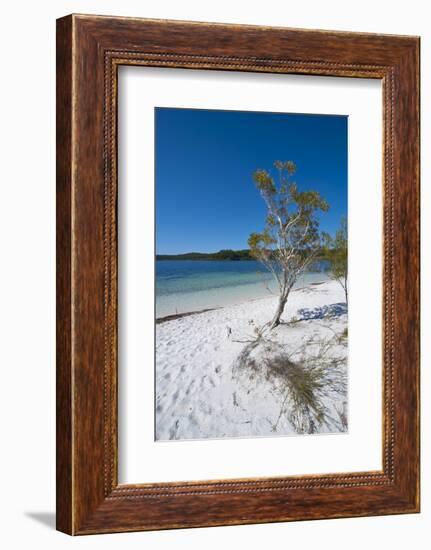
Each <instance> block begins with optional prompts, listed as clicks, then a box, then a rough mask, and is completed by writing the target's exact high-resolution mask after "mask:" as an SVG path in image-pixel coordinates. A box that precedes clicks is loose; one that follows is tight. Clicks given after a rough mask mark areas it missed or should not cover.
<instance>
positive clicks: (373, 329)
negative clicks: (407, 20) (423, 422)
mask: <svg viewBox="0 0 431 550" xmlns="http://www.w3.org/2000/svg"><path fill="white" fill-rule="evenodd" d="M418 101H419V39H418V38H417V37H407V36H387V35H376V34H357V33H342V32H332V31H307V30H296V29H287V28H268V27H254V26H238V25H224V24H209V23H208V24H207V23H192V22H180V21H157V20H146V19H130V18H116V17H99V16H89V15H71V16H67V17H64V18H62V19H59V20H58V22H57V528H58V529H59V530H61V531H63V532H66V533H69V534H91V533H104V532H118V531H138V530H149V529H168V528H179V527H197V526H211V525H228V524H230V525H232V524H241V523H261V522H273V521H291V520H304V519H319V518H337V517H348V516H365V515H383V514H398V513H413V512H418V511H419V432H418V430H419V106H418V105H419V103H418Z"/></svg>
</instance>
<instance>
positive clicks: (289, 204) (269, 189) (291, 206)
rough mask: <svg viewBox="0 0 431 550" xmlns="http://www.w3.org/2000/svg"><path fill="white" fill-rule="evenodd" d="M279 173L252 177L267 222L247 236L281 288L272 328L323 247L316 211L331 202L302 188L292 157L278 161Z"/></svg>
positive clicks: (315, 192)
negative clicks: (260, 197)
mask: <svg viewBox="0 0 431 550" xmlns="http://www.w3.org/2000/svg"><path fill="white" fill-rule="evenodd" d="M274 167H275V169H276V172H277V177H276V178H273V177H272V175H271V174H270V173H269V172H267V171H266V170H256V171H255V172H254V174H253V180H254V182H255V184H256V187H257V189H258V190H259V191H260V194H261V196H262V198H263V200H264V201H265V205H266V208H267V216H266V223H265V227H264V229H263V231H262V232H261V233H252V234H251V235H250V237H249V239H248V244H249V247H250V252H251V254H252V255H253V256H254V257H255V258H256V259H257V260H259V261H260V262H262V264H264V265H265V267H266V268H267V269H268V270H269V271H270V272H271V273H272V275H273V276H274V278H275V280H276V282H277V284H278V287H279V291H280V295H279V300H278V305H277V309H276V311H275V314H274V317H273V319H272V321H271V322H270V323H269V328H270V329H273V328H274V327H276V326H278V325H279V324H280V318H281V316H282V314H283V311H284V308H285V306H286V303H287V300H288V297H289V293H290V291H291V290H292V287H293V285H294V284H295V281H296V280H297V278H298V276H299V275H300V274H301V273H302V272H303V271H304V270H305V269H306V268H307V266H309V264H310V263H311V262H312V261H313V259H314V258H315V256H316V253H317V252H318V251H319V250H320V246H321V240H320V233H319V222H318V219H317V216H316V214H317V212H318V211H319V210H321V211H323V212H326V211H327V210H328V208H329V206H328V203H327V202H326V201H325V200H324V199H323V198H322V197H321V196H320V194H319V193H318V192H317V191H299V190H298V187H297V185H296V183H295V182H293V181H292V176H293V175H294V174H295V172H296V165H295V163H294V162H292V161H285V162H282V161H279V160H278V161H276V162H275V163H274Z"/></svg>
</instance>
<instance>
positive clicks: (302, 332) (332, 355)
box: [156, 281, 347, 440]
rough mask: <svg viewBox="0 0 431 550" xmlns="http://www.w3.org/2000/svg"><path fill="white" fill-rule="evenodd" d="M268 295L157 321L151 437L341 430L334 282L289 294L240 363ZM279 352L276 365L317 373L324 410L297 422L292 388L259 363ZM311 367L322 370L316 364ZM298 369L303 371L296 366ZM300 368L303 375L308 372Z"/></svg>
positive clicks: (341, 343) (270, 308)
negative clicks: (272, 325) (276, 320)
mask: <svg viewBox="0 0 431 550" xmlns="http://www.w3.org/2000/svg"><path fill="white" fill-rule="evenodd" d="M276 302H277V297H275V296H271V297H267V298H258V299H256V300H251V301H247V302H243V303H240V304H236V305H231V306H225V307H222V308H219V309H210V310H207V311H200V312H188V313H186V314H178V315H173V316H169V318H163V319H159V320H158V321H157V325H156V438H157V439H159V440H172V439H205V438H219V437H250V436H274V435H289V434H297V433H309V432H313V433H338V432H341V431H345V430H346V429H347V420H346V415H347V412H346V411H347V390H345V391H344V390H340V387H341V386H340V383H339V382H340V380H341V381H342V382H343V384H342V387H343V388H344V387H345V386H344V380H345V379H346V372H347V338H345V335H346V329H347V308H346V304H345V303H344V298H343V290H342V288H341V287H340V286H339V285H338V283H336V282H334V281H329V282H325V283H321V284H310V285H308V286H307V287H304V288H303V289H297V290H296V291H295V292H292V293H291V296H290V297H289V302H288V306H287V308H286V311H285V314H284V316H283V323H282V324H281V325H280V326H279V327H277V328H276V329H274V330H273V331H271V332H270V334H268V335H266V336H265V338H264V340H263V341H262V343H261V344H260V345H259V346H257V347H256V349H254V350H253V352H252V354H250V356H249V357H248V358H247V361H248V363H249V366H247V367H245V368H244V367H243V368H239V365H240V363H241V361H240V360H239V358H241V357H242V355H241V354H243V353H244V349H245V348H246V346H247V345H248V344H250V342H252V341H254V340H255V339H256V334H257V331H258V329H259V328H260V327H262V326H264V325H265V323H267V322H268V321H269V320H270V318H271V317H272V314H273V312H274V309H275V305H276ZM292 321H294V322H292ZM322 350H324V351H325V354H323V352H322ZM268 358H269V359H268ZM282 358H284V359H283V360H284V361H285V363H286V364H289V365H290V367H291V368H290V369H288V370H286V371H285V372H293V373H295V372H296V371H297V370H298V368H299V367H298V366H301V369H302V366H304V368H305V367H306V369H309V371H310V372H311V373H313V372H318V373H320V370H321V371H322V372H323V371H324V373H325V376H326V377H327V379H326V378H325V380H326V382H325V383H326V386H325V387H324V388H323V391H322V390H319V392H320V394H321V395H320V394H319V395H320V398H319V399H320V400H319V403H320V404H321V408H322V411H323V410H324V414H323V413H322V414H320V413H319V415H317V413H316V414H315V415H314V416H316V418H317V420H316V418H314V417H313V414H314V413H313V414H311V415H309V416H310V418H311V420H310V418H306V419H305V420H304V419H303V418H302V417H301V418H299V419H298V414H299V413H298V411H297V409H298V407H297V400H296V401H295V399H296V398H295V395H293V397H292V395H290V394H289V392H287V390H286V388H287V387H284V385H283V383H284V379H283V378H280V377H277V376H278V374H277V376H273V372H275V371H274V370H272V371H271V370H268V368H267V366H268V365H271V366H272V365H273V364H276V362H277V361H278V362H280V361H281V359H282ZM287 358H289V359H287ZM319 361H320V363H319ZM331 362H332V363H333V364H334V367H331V366H330V364H332V363H331ZM280 364H281V363H280ZM319 364H321V365H323V366H324V367H325V368H324V369H320V370H318V369H317V367H318V365H319ZM326 365H328V367H326ZM316 366H317V367H316ZM295 369H296V370H295ZM313 369H314V370H313ZM316 369H317V370H316ZM331 369H332V370H331ZM282 372H284V371H282ZM298 372H300V373H301V376H302V375H303V374H302V373H303V370H300V371H298ZM304 372H306V374H307V376H308V370H307V371H304ZM332 373H333V378H334V381H335V382H334V383H332V378H331V376H332ZM319 375H320V374H319ZM328 380H329V382H328ZM337 384H338V385H337ZM289 403H290V404H289ZM307 406H308V405H307ZM295 407H296V409H295ZM311 408H312V407H311ZM292 411H293V412H292ZM295 411H296V412H295ZM297 413H298V414H297ZM301 414H302V413H300V414H299V416H301ZM307 414H308V413H307ZM295 415H296V416H295ZM322 418H323V420H322ZM304 422H305V424H304ZM307 422H308V423H307ZM310 422H311V424H310ZM298 430H299V431H298ZM301 430H302V431H301Z"/></svg>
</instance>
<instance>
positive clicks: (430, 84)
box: [0, 0, 431, 550]
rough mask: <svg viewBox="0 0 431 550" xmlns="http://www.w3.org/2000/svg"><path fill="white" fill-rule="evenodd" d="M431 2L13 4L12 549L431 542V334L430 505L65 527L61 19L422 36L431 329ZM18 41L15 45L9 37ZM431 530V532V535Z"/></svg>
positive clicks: (5, 198)
mask: <svg viewBox="0 0 431 550" xmlns="http://www.w3.org/2000/svg"><path fill="white" fill-rule="evenodd" d="M427 4H428V3H426V2H423V1H421V0H411V1H410V2H408V3H406V2H401V1H398V0H392V1H391V0H383V1H381V2H375V1H371V0H363V1H362V2H355V3H346V2H345V0H327V1H326V2H321V1H319V0H308V1H304V2H302V3H300V2H290V3H287V2H285V1H282V0H281V1H276V0H266V2H264V3H252V2H250V1H244V0H241V1H238V2H236V3H234V2H232V1H229V0H218V2H202V1H199V0H182V2H178V1H175V0H157V1H155V0H147V1H146V2H140V1H138V0H121V1H120V0H103V1H101V0H74V1H71V0H56V1H45V2H43V3H35V2H30V1H27V2H24V1H22V0H16V1H15V2H13V3H12V2H8V3H7V4H5V5H4V6H3V11H2V16H3V19H2V21H3V25H2V32H1V34H0V40H1V41H2V51H3V59H2V87H1V89H0V94H1V101H0V110H1V111H0V132H1V140H2V142H1V149H0V150H1V153H2V155H1V159H2V161H1V167H2V172H1V175H2V177H1V192H2V196H1V200H0V224H1V227H0V235H1V240H0V243H1V251H2V256H1V257H2V264H1V267H2V269H1V271H0V277H1V284H0V293H1V296H0V307H1V310H0V311H1V321H0V322H1V333H0V334H1V348H0V350H1V365H2V374H3V376H5V377H6V378H5V379H4V380H3V381H2V385H1V388H2V393H1V398H0V418H1V434H2V440H1V448H2V453H1V455H0V462H1V464H0V466H1V473H2V481H1V485H2V491H1V492H2V495H1V499H0V507H1V510H0V517H1V524H2V532H1V542H2V546H4V547H5V548H8V549H9V548H11V549H13V548H31V547H36V548H44V549H47V550H50V549H55V550H57V549H59V550H61V549H63V548H66V547H74V548H77V547H79V548H103V549H104V550H105V549H109V548H118V547H121V548H125V549H128V548H142V547H147V548H151V549H152V550H153V549H154V550H157V549H161V548H187V549H188V550H189V549H191V550H194V549H201V548H208V549H211V548H214V549H215V548H220V547H226V548H234V547H245V548H249V549H253V548H256V549H257V548H262V547H264V546H265V547H267V546H269V545H274V546H275V547H281V546H283V547H286V546H287V545H289V546H290V547H293V548H295V547H300V548H301V549H304V550H307V549H311V548H323V549H325V548H331V550H337V549H343V550H345V549H346V547H348V548H349V550H354V549H361V550H362V549H363V548H364V547H378V546H383V545H384V546H385V547H388V548H391V549H395V550H397V549H404V548H406V547H413V548H415V549H416V548H418V549H422V548H426V547H427V546H428V545H429V542H428V540H427V543H425V536H426V535H427V534H428V532H429V525H430V522H431V501H430V489H431V478H430V471H429V467H428V464H430V462H431V452H430V435H429V434H430V433H431V426H430V422H429V420H430V413H431V399H430V395H429V394H430V391H429V388H430V385H431V376H430V370H429V368H428V367H429V365H430V364H431V339H430V338H429V337H428V338H426V337H425V338H423V345H422V357H423V369H422V385H423V388H424V396H423V420H422V426H423V434H424V435H423V440H422V452H423V464H424V468H423V475H422V488H423V489H422V492H423V498H422V509H423V513H422V514H421V515H412V516H389V517H384V518H361V519H343V520H330V521H319V522H300V523H289V524H277V525H256V526H242V527H224V528H212V529H197V530H188V531H169V532H156V533H137V534H136V533H135V534H122V535H103V536H93V537H85V538H79V539H72V538H70V537H66V536H65V535H62V534H60V533H56V532H55V531H54V530H53V527H52V526H53V523H54V516H53V513H54V495H55V493H54V489H55V487H54V456H55V455H54V449H55V446H54V443H55V439H54V426H55V423H54V411H55V406H54V405H55V402H54V383H55V371H54V363H55V353H54V352H55V347H54V345H55V331H54V322H55V306H54V298H55V294H54V287H55V277H54V265H55V255H54V254H55V252H54V251H55V200H54V189H55V87H54V82H55V18H56V17H60V16H62V15H65V14H67V13H70V12H73V11H74V12H78V13H104V14H113V15H130V16H141V17H158V18H174V19H175V18H176V19H191V20H198V21H199V20H200V21H205V20H207V21H221V22H232V23H252V24H263V25H284V26H292V27H303V28H323V29H339V30H351V31H369V32H386V33H403V34H416V35H417V34H419V35H422V98H424V100H423V101H422V125H423V132H422V151H423V152H424V154H423V160H422V163H423V167H422V181H423V193H422V209H423V216H422V224H423V226H422V242H423V251H424V252H425V253H426V255H425V256H424V258H423V261H422V270H423V275H422V277H423V279H422V280H423V285H422V286H423V308H422V312H423V313H422V316H423V320H422V326H423V334H425V335H428V334H429V333H430V331H431V309H430V300H431V291H430V287H429V285H427V284H426V283H427V282H428V281H430V280H431V261H430V253H429V251H430V250H431V238H430V236H431V217H430V216H429V215H428V212H429V210H430V208H431V187H430V186H429V185H428V182H429V181H430V179H431V172H430V164H429V162H428V159H427V157H426V154H425V153H427V152H428V151H430V150H431V120H430V106H429V101H427V100H428V98H429V97H430V96H431V78H430V69H429V67H430V66H431V30H430V28H429V22H428V21H429V14H428V13H427V12H428V10H427ZM3 42H4V43H3ZM428 538H429V537H427V539H428Z"/></svg>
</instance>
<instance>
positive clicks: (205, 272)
mask: <svg viewBox="0 0 431 550" xmlns="http://www.w3.org/2000/svg"><path fill="white" fill-rule="evenodd" d="M324 267H325V266H324V264H323V262H316V263H315V264H314V265H313V266H311V270H310V271H309V272H307V273H304V274H303V275H301V277H300V278H299V279H298V281H297V283H296V285H295V287H296V288H300V287H302V286H306V285H307V284H310V283H312V282H322V281H326V280H327V279H328V277H327V275H326V274H325V271H324ZM274 294H277V286H276V283H275V281H274V278H273V276H272V274H271V273H269V272H268V271H266V270H265V268H264V267H263V266H262V264H260V263H259V262H256V261H250V260H242V261H210V260H158V261H156V317H165V316H166V315H173V314H175V313H186V312H190V311H199V310H202V309H207V308H216V307H223V306H226V305H230V304H237V303H240V302H244V301H247V300H253V299H257V298H264V297H269V296H272V295H274Z"/></svg>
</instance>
